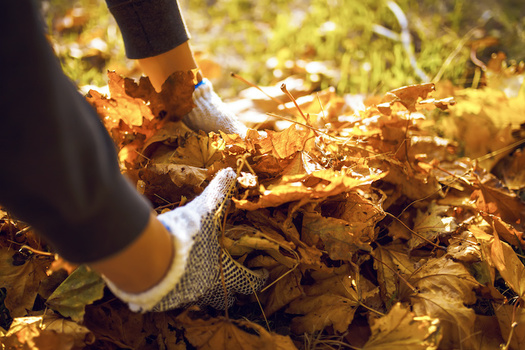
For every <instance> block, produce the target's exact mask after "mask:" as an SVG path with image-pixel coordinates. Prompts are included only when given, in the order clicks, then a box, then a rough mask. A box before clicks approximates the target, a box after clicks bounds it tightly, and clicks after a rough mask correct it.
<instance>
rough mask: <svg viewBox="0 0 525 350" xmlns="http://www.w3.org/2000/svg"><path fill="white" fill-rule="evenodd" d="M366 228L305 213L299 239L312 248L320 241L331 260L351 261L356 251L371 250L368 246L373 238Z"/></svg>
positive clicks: (358, 224) (357, 224) (363, 224)
mask: <svg viewBox="0 0 525 350" xmlns="http://www.w3.org/2000/svg"><path fill="white" fill-rule="evenodd" d="M366 228H367V224H366V223H362V222H361V223H359V222H352V223H349V222H348V221H345V220H341V219H335V218H330V217H323V216H321V214H318V213H311V212H305V213H304V215H303V226H302V232H301V238H302V240H303V241H304V242H305V243H306V244H309V245H313V246H316V245H318V241H319V239H320V240H321V241H322V243H323V244H322V247H323V248H324V249H323V250H326V251H327V252H328V255H329V256H330V258H331V259H333V260H347V261H351V258H352V254H353V253H355V252H357V251H358V250H364V251H371V250H372V248H371V247H370V245H369V244H370V242H372V241H373V239H374V237H373V236H369V233H370V232H369V231H368V230H366ZM371 233H372V234H373V231H372V232H371Z"/></svg>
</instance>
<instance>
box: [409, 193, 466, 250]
mask: <svg viewBox="0 0 525 350" xmlns="http://www.w3.org/2000/svg"><path fill="white" fill-rule="evenodd" d="M450 209H451V208H450V207H448V206H444V205H437V204H436V202H434V201H432V202H430V205H429V206H428V208H427V210H426V212H422V211H420V210H418V212H417V216H416V219H415V221H414V228H413V230H414V231H415V232H417V233H418V234H419V235H418V236H416V235H413V236H412V238H410V240H409V241H408V246H409V247H410V248H411V249H415V248H419V247H421V246H424V245H426V244H428V241H431V242H434V241H435V240H436V238H438V237H442V236H446V235H450V234H451V233H453V232H454V231H455V230H456V228H457V227H458V225H457V223H456V219H455V218H454V217H453V216H451V215H450V214H448V213H447V212H448V211H449V210H450ZM420 236H422V237H424V238H426V240H425V239H423V238H421V237H420Z"/></svg>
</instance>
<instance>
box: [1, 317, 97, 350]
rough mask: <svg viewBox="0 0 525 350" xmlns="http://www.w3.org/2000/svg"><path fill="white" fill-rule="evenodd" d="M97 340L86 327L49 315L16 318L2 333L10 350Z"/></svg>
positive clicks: (55, 348) (62, 348)
mask: <svg viewBox="0 0 525 350" xmlns="http://www.w3.org/2000/svg"><path fill="white" fill-rule="evenodd" d="M0 333H2V332H0ZM94 341H95V339H94V337H93V334H92V333H91V332H90V330H89V329H87V328H86V327H84V326H81V325H79V324H77V323H75V322H73V321H70V320H67V319H64V318H60V317H57V316H56V315H47V314H46V315H44V316H32V317H18V318H15V319H14V320H13V323H12V324H11V328H9V331H8V332H6V333H5V334H0V343H1V344H3V345H4V346H6V347H7V348H8V349H28V350H29V349H31V350H33V349H34V350H70V349H73V348H75V349H78V348H80V347H82V346H85V345H89V344H92V343H93V342H94Z"/></svg>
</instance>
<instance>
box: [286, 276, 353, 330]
mask: <svg viewBox="0 0 525 350" xmlns="http://www.w3.org/2000/svg"><path fill="white" fill-rule="evenodd" d="M355 288H356V287H355V280H354V279H353V277H352V276H351V274H350V272H349V270H348V268H347V267H346V266H345V267H343V268H341V269H340V271H338V273H336V274H333V275H332V276H331V277H329V278H327V279H324V280H321V281H318V282H317V283H316V284H314V285H312V286H304V290H305V294H306V295H305V296H304V297H301V298H299V299H296V300H294V301H293V302H292V303H290V305H289V306H288V308H287V309H286V312H287V313H290V314H302V315H303V316H298V317H295V318H294V319H293V320H292V324H291V329H292V331H293V332H294V333H296V334H303V333H315V332H317V331H322V330H324V329H325V328H326V327H329V326H331V327H333V328H334V330H335V331H337V332H339V333H343V332H345V331H346V330H347V329H348V326H349V325H350V323H352V320H353V319H354V313H355V312H356V309H357V307H358V306H359V304H360V302H359V297H358V294H357V291H356V289H355Z"/></svg>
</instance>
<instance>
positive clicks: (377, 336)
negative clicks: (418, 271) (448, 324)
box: [362, 303, 442, 350]
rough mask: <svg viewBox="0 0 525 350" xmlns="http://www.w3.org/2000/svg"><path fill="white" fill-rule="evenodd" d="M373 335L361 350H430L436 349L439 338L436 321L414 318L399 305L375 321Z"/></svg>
mask: <svg viewBox="0 0 525 350" xmlns="http://www.w3.org/2000/svg"><path fill="white" fill-rule="evenodd" d="M370 328H371V330H372V335H371V336H370V339H369V340H368V341H367V342H366V344H365V346H364V347H363V348H362V349H363V350H373V349H377V350H379V349H389V350H405V349H406V350H416V349H421V350H430V349H437V348H438V345H439V342H440V341H441V338H442V334H441V329H440V322H439V320H438V319H437V318H431V317H428V316H420V317H417V316H415V315H414V313H412V312H411V311H410V309H409V308H407V307H406V306H403V305H401V303H397V304H395V305H394V306H393V307H392V309H390V311H389V312H388V314H386V315H385V316H383V317H381V318H379V319H376V320H374V322H373V323H372V325H371V326H370Z"/></svg>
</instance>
